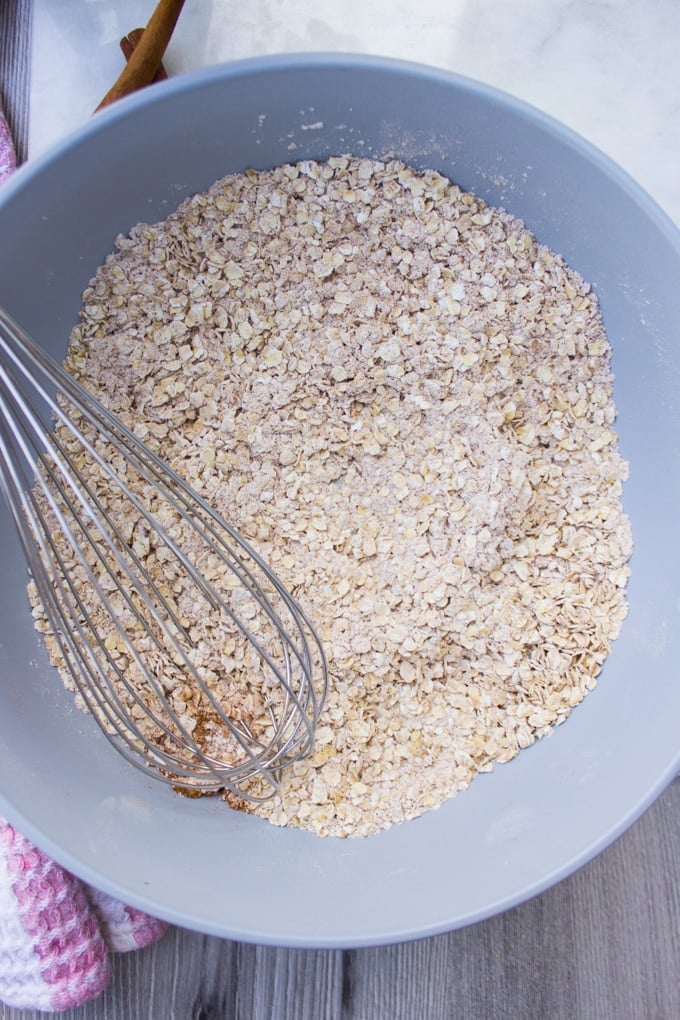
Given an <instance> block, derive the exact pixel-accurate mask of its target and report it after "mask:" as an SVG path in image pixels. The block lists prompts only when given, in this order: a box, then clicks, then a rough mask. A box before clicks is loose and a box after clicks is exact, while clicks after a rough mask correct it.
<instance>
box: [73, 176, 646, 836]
mask: <svg viewBox="0 0 680 1020" xmlns="http://www.w3.org/2000/svg"><path fill="white" fill-rule="evenodd" d="M609 361H610V348H609V344H608V342H607V338H606V336H605V333H604V330H603V326H602V322H601V319H600V314H599V310H598V305H597V301H596V298H595V297H594V295H593V294H592V293H591V290H590V287H589V286H588V285H587V284H586V283H585V282H584V281H583V280H582V279H581V278H580V277H579V276H578V275H577V274H576V273H575V272H573V271H572V270H570V269H569V268H568V267H567V266H566V265H565V264H564V262H563V261H562V260H561V258H559V257H558V256H557V255H555V254H553V253H552V252H551V251H549V250H547V249H546V248H545V247H542V246H540V245H539V244H538V243H537V242H536V240H535V239H534V238H533V237H532V235H531V234H530V233H529V232H528V231H527V230H526V229H525V227H524V226H523V224H522V223H521V222H520V221H519V220H517V219H515V218H513V217H512V216H510V215H508V214H507V213H505V212H502V211H499V210H497V209H493V208H490V207H488V206H487V205H485V203H484V202H483V201H481V200H480V199H478V198H475V197H473V196H472V195H470V194H466V193H464V192H462V191H461V190H460V189H459V188H457V187H456V186H455V185H453V184H451V183H450V182H449V181H448V180H446V179H445V178H443V177H442V176H440V175H439V174H437V173H434V172H416V171H414V170H412V169H410V168H408V167H406V166H404V165H403V164H401V163H399V162H388V163H380V162H374V161H370V160H365V159H362V160H359V159H354V158H349V157H339V158H333V159H330V160H328V162H327V163H323V164H319V163H314V162H311V161H305V162H303V163H300V164H298V165H297V166H285V167H281V168H279V169H276V170H273V171H270V172H262V173H260V172H248V173H245V174H242V175H236V176H230V177H227V178H225V179H224V180H222V181H219V182H217V183H216V184H215V185H214V186H213V187H212V188H211V189H210V190H209V191H208V192H207V193H206V194H200V195H196V196H195V197H193V198H191V199H189V200H187V201H185V202H184V203H183V205H182V206H181V207H180V208H179V209H178V211H177V212H175V213H174V214H172V215H171V216H170V217H168V219H167V220H166V221H165V222H163V223H159V224H155V225H153V226H149V225H143V224H142V225H139V226H137V227H135V228H134V229H133V230H132V232H131V234H130V236H129V237H120V238H118V241H117V251H116V253H115V254H112V255H111V256H110V257H109V258H108V259H107V261H106V264H105V265H104V266H103V267H102V268H101V269H100V270H99V271H98V273H97V275H96V277H95V279H94V280H93V281H92V283H91V286H90V287H89V289H88V290H87V291H86V293H85V295H84V300H83V310H82V321H81V323H80V325H79V326H78V327H77V328H76V329H75V330H74V331H73V335H72V338H71V344H70V350H69V356H68V361H67V364H68V367H69V369H70V370H71V372H72V373H73V374H74V375H75V376H76V377H78V378H80V379H81V381H83V382H84V383H85V384H86V385H87V386H88V388H89V389H90V390H91V391H93V392H94V393H95V394H96V395H97V396H98V397H99V398H100V399H101V400H102V401H103V402H104V403H105V404H106V405H107V406H108V407H110V408H111V409H112V410H113V411H114V412H115V413H116V414H117V415H119V416H120V418H121V419H122V420H123V421H124V422H126V423H127V424H129V425H131V426H132V427H134V428H135V429H136V431H137V432H138V433H139V434H140V435H143V437H144V439H145V441H146V442H147V443H148V444H149V445H150V446H151V447H152V448H154V449H155V450H157V452H159V453H160V454H161V455H162V456H163V457H164V458H166V459H167V460H168V461H169V463H170V464H171V466H172V467H173V468H175V469H176V470H177V471H179V472H180V473H182V474H183V475H184V476H185V477H186V478H187V479H188V480H189V482H190V483H191V484H192V485H193V486H194V487H195V488H196V489H197V490H198V491H199V492H201V493H202V494H203V495H204V496H205V497H206V498H207V499H208V500H209V501H211V502H212V503H213V505H214V506H215V507H216V509H217V510H218V511H219V512H220V513H221V514H222V515H223V516H224V517H225V518H226V519H227V520H229V521H230V522H232V523H233V524H234V525H235V526H236V527H237V528H238V530H239V531H240V532H241V533H242V534H243V535H244V536H245V537H246V538H248V539H250V540H251V541H252V543H253V544H254V545H255V546H256V547H257V549H258V550H259V552H260V553H261V554H262V555H263V556H264V558H265V559H267V560H268V561H269V562H270V563H271V565H272V567H273V568H274V570H276V571H277V573H278V574H279V576H280V577H281V578H282V580H283V581H284V582H285V583H286V584H287V585H288V587H289V588H290V590H291V591H292V592H293V594H295V596H296V597H297V598H298V599H299V600H300V602H301V603H302V604H303V606H304V607H305V608H306V610H307V611H308V612H309V614H310V616H311V618H312V620H313V621H314V624H315V626H316V628H317V629H318V631H319V633H320V636H321V638H322V640H323V642H324V644H325V648H326V652H327V655H328V659H329V664H330V672H331V683H330V691H329V695H328V699H327V703H326V707H325V710H324V713H323V717H322V719H321V721H320V725H319V730H318V733H317V740H316V746H315V753H314V755H313V757H312V758H311V759H309V760H307V761H306V762H303V763H301V764H299V765H297V766H295V767H294V768H293V770H292V771H291V772H290V774H289V775H288V776H287V777H286V778H285V780H284V787H283V791H282V794H281V796H280V797H277V798H275V799H273V800H271V801H269V802H268V803H266V804H264V805H263V806H261V807H259V806H258V807H257V808H256V811H257V813H258V814H261V815H263V816H265V817H267V818H269V819H270V820H271V821H272V822H274V823H276V824H279V825H295V826H303V827H305V828H309V829H312V830H314V831H315V832H317V833H318V834H319V835H327V834H332V835H337V836H366V835H369V834H371V833H374V832H376V831H377V830H379V829H382V828H387V827H388V826H390V825H392V824H394V823H397V822H401V821H404V820H405V819H409V818H414V817H415V816H417V815H420V814H422V813H423V812H424V811H426V810H428V809H431V808H435V807H437V806H439V805H440V804H441V803H442V802H443V801H444V800H445V799H446V798H448V797H451V796H453V795H454V794H455V793H456V792H457V791H459V790H462V789H463V788H464V787H466V786H467V785H468V784H469V783H470V781H471V780H472V779H473V777H474V776H475V775H476V774H477V773H478V772H480V771H488V770H489V769H491V768H492V767H493V765H494V763H496V762H505V761H508V760H509V759H511V758H512V757H514V755H515V754H517V752H518V751H519V750H520V749H521V748H524V747H528V746H529V745H530V744H531V743H532V742H533V741H534V740H535V739H536V738H537V737H541V736H543V735H545V734H547V733H548V732H549V731H550V730H551V729H552V727H554V726H555V725H557V724H558V723H561V722H563V721H564V719H565V718H566V717H567V716H568V714H569V713H570V711H571V709H572V708H573V707H574V706H575V705H577V704H578V703H579V702H580V701H581V699H582V698H583V697H584V696H585V694H586V693H587V692H588V691H589V690H590V689H591V688H592V687H593V686H594V685H595V682H596V677H597V675H598V673H599V671H600V669H601V666H602V663H603V661H604V660H605V658H606V656H607V654H608V652H609V650H610V647H611V643H612V640H613V639H614V638H615V637H616V636H617V634H618V632H619V629H620V626H621V621H622V620H623V618H624V616H625V613H626V602H625V586H626V581H627V577H628V567H627V565H626V564H627V560H628V558H629V556H630V553H631V532H630V526H629V522H628V520H627V518H626V516H625V514H624V511H623V509H622V506H621V502H620V495H621V488H622V484H621V483H622V481H623V480H624V479H625V476H626V466H625V464H624V463H623V461H622V459H621V457H620V455H619V452H618V448H617V436H616V432H615V430H614V420H615V410H614V406H613V403H612V394H611V382H612V378H611V372H610V364H609ZM184 696H185V697H188V696H186V692H185V695H184ZM189 706H190V698H189ZM188 710H190V707H189V709H188Z"/></svg>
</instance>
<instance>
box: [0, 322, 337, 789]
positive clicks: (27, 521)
mask: <svg viewBox="0 0 680 1020" xmlns="http://www.w3.org/2000/svg"><path fill="white" fill-rule="evenodd" d="M0 479H1V482H2V488H3V492H4V495H5V498H6V501H7V504H8V506H9V509H10V511H11V513H12V516H13V519H14V522H15V524H16V526H17V529H18V532H19V535H20V538H21V542H22V545H23V548H24V551H25V554H26V558H27V561H28V566H29V570H30V574H31V578H32V582H33V585H34V588H33V593H34V599H33V601H34V603H35V608H34V616H36V617H37V619H38V626H39V629H42V630H44V631H45V632H46V641H47V645H48V649H49V651H50V655H51V659H52V661H53V663H55V664H56V665H58V666H59V668H60V670H61V672H62V675H63V676H64V677H65V678H66V680H67V683H68V685H69V686H73V687H74V688H75V690H76V691H77V692H79V693H80V695H81V696H82V699H83V701H84V702H85V705H86V706H87V708H88V709H89V710H90V712H91V713H92V714H93V715H94V717H95V718H96V719H97V721H98V722H99V724H100V726H101V728H102V730H103V732H104V733H105V734H106V736H107V738H108V739H109V740H110V741H111V742H112V743H113V744H114V746H115V747H116V748H117V749H118V750H119V751H120V752H121V753H122V754H123V755H124V756H125V758H127V760H128V761H130V762H132V763H133V764H135V765H137V766H139V767H140V768H142V769H144V770H145V771H148V772H151V773H152V774H154V775H155V776H157V777H158V778H160V779H162V780H164V781H166V782H168V783H170V784H172V785H173V786H176V787H179V788H183V789H187V790H191V791H193V792H196V793H199V792H200V793H211V792H215V791H218V790H221V789H226V790H230V791H232V792H233V793H235V794H237V795H238V796H242V797H245V798H248V799H251V800H261V799H264V798H266V797H267V796H270V795H271V793H272V792H273V790H275V789H276V788H277V787H278V785H279V780H280V775H281V770H282V769H284V768H285V767H287V766H288V765H290V764H292V763H293V762H296V761H299V760H300V759H301V758H304V757H305V756H306V755H308V754H309V752H310V751H311V748H312V745H313V740H314V732H315V726H316V723H317V719H318V716H319V712H320V710H321V707H322V704H323V701H324V698H325V693H326V683H327V669H326V661H325V656H324V652H323V648H322V645H321V642H320V640H319V638H318V636H317V634H316V633H315V631H314V629H313V627H312V625H311V624H310V622H309V620H308V619H307V617H306V615H305V613H304V612H303V610H302V609H301V608H300V606H299V605H298V603H297V601H296V600H295V599H294V598H293V597H292V595H291V594H290V593H289V592H288V591H287V589H286V588H285V587H284V585H283V584H282V582H281V581H280V580H279V579H278V577H277V576H276V574H275V573H274V572H273V571H272V570H271V569H270V568H269V567H268V566H267V564H266V563H265V562H264V561H263V559H262V558H261V557H260V556H259V555H258V554H257V552H256V551H255V550H254V549H253V548H251V546H250V545H249V544H248V542H246V541H245V540H244V539H243V538H241V537H240V536H239V534H238V533H237V532H236V531H235V529H234V528H232V527H230V525H229V524H227V523H226V522H225V521H224V520H223V519H222V517H221V516H220V515H218V514H217V513H216V512H214V510H212V509H211V507H210V506H209V505H208V504H207V503H206V502H205V501H204V500H203V499H202V498H201V496H199V495H198V494H197V493H196V492H195V491H194V490H193V489H192V488H191V487H189V485H187V483H186V482H185V481H183V480H182V478H180V477H179V476H178V475H177V474H176V473H175V471H173V470H171V469H170V468H169V467H168V466H167V465H166V464H165V463H164V462H163V461H162V460H161V459H160V458H159V457H158V456H157V455H156V454H155V453H154V452H153V451H152V450H151V449H149V448H148V446H147V445H145V444H144V443H142V442H141V441H140V440H139V439H138V438H137V437H136V436H135V434H134V433H133V431H131V429H129V428H128V427H126V426H125V425H124V424H123V423H121V422H120V421H119V420H118V419H117V418H116V417H115V416H114V415H112V414H111V413H110V412H109V411H108V410H107V409H106V408H105V407H103V406H102V405H101V403H100V402H98V401H97V400H96V399H95V398H94V397H92V396H91V395H90V394H88V392H87V391H86V390H85V389H84V388H83V387H82V386H81V385H80V384H79V383H78V382H77V381H76V380H75V379H73V378H72V377H71V376H70V375H69V374H68V373H67V372H66V371H65V370H64V369H63V368H62V367H61V366H60V365H58V364H57V363H56V362H55V361H54V360H53V359H52V358H51V357H50V356H49V355H48V354H47V353H46V352H45V351H44V350H43V349H42V348H40V347H39V346H38V345H37V344H35V343H34V342H33V341H32V340H31V339H30V338H29V337H28V336H27V335H26V334H25V333H24V332H23V331H22V330H21V329H19V327H18V326H17V325H16V323H14V322H13V321H12V320H11V318H10V317H9V316H8V315H7V314H6V313H4V312H3V311H2V310H0Z"/></svg>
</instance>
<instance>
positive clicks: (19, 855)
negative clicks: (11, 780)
mask: <svg viewBox="0 0 680 1020" xmlns="http://www.w3.org/2000/svg"><path fill="white" fill-rule="evenodd" d="M166 927H167V925H166V924H165V923H164V922H162V921H158V920H156V919H155V918H152V917H149V916H148V915H147V914H144V913H142V911H140V910H135V909H134V908H133V907H126V906H124V905H123V904H122V903H119V902H118V901H117V900H115V899H113V898H112V897H110V896H107V895H106V894H105V893H102V892H100V891H99V890H97V889H93V888H92V886H89V885H87V884H86V883H85V882H81V881H80V880H79V879H77V878H75V876H74V875H72V874H70V872H68V871H65V870H64V869H63V868H61V867H60V866H59V865H58V864H55V862H54V861H52V860H51V859H50V858H49V857H47V856H46V855H45V854H44V853H42V851H41V850H38V849H37V847H35V846H33V844H32V843H30V842H29V840H27V839H26V838H25V837H24V836H22V835H21V833H19V832H17V831H16V829H15V828H14V827H13V826H12V825H10V824H9V822H7V821H5V819H4V818H2V817H0V1000H2V1001H3V1002H5V1003H6V1004H7V1005H8V1006H16V1007H19V1008H23V1009H41V1010H45V1011H47V1012H60V1011H61V1010H64V1009H69V1008H71V1007H72V1006H80V1005H82V1004H83V1003H84V1002H87V1001H88V1000H90V999H93V998H95V997H96V996H98V995H99V994H100V993H101V992H102V991H103V990H104V988H106V986H107V984H108V983H109V979H110V977H111V966H110V960H109V954H110V953H111V952H128V951H129V950H131V949H140V948H142V947H143V946H148V945H151V944H152V943H153V942H157V941H158V939H159V938H160V937H161V936H162V935H163V933H164V932H165V930H166Z"/></svg>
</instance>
